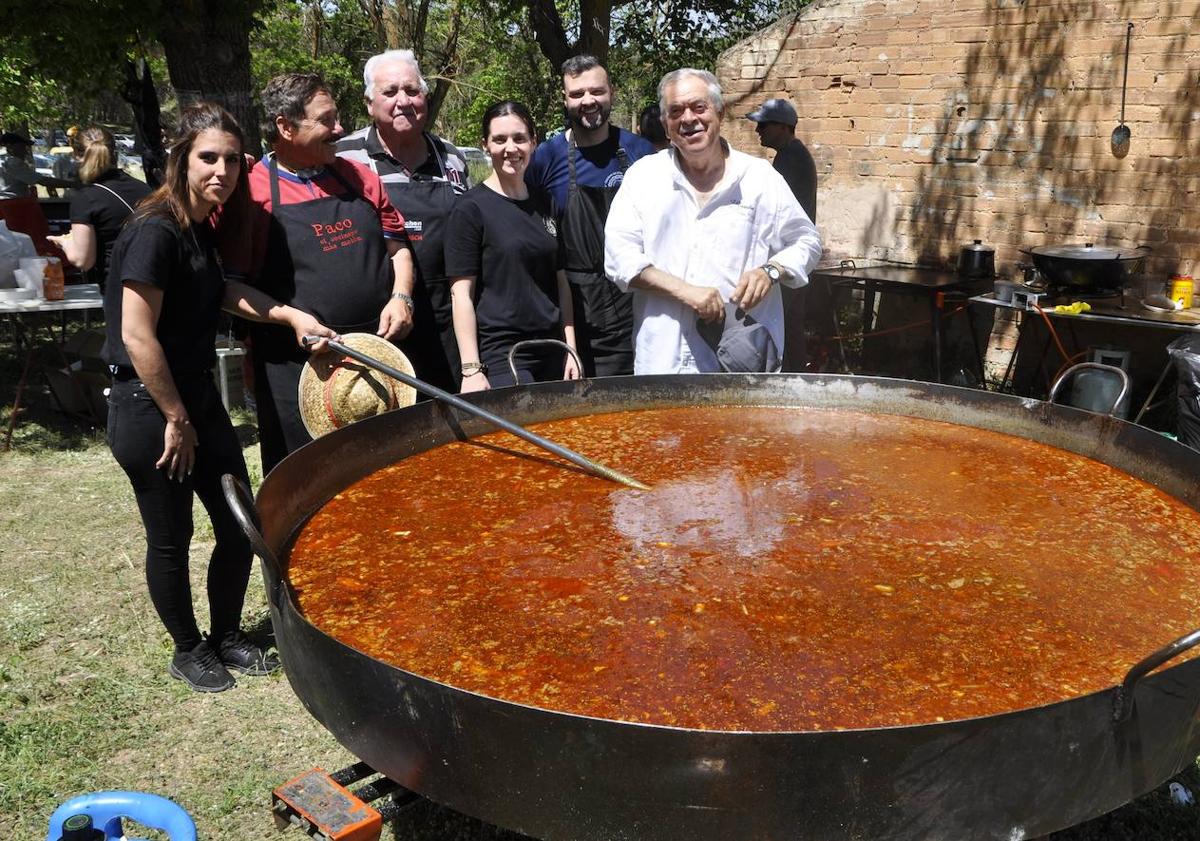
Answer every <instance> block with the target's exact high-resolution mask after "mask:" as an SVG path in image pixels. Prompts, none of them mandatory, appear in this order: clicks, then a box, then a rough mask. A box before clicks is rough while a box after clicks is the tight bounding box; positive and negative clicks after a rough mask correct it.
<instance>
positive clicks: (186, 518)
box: [108, 375, 253, 651]
mask: <svg viewBox="0 0 1200 841" xmlns="http://www.w3.org/2000/svg"><path fill="white" fill-rule="evenodd" d="M176 387H177V388H178V389H179V395H180V397H181V398H182V399H183V403H184V405H185V406H186V407H187V411H188V417H189V418H190V420H191V422H192V426H193V427H194V428H195V430H196V435H197V437H198V439H199V445H198V446H197V447H196V461H195V465H194V467H193V469H192V475H191V476H188V477H185V478H184V480H183V481H182V482H177V481H172V480H171V479H169V478H168V477H167V471H166V469H165V468H163V469H160V468H157V467H155V466H154V463H155V462H156V461H158V459H159V458H160V457H161V456H162V452H163V432H164V431H165V429H166V419H165V418H164V417H163V414H162V412H161V411H159V408H158V406H157V405H156V404H155V403H154V400H153V399H151V397H150V393H149V392H148V391H147V390H146V386H145V384H144V383H142V381H141V380H138V379H132V380H126V381H115V382H113V385H112V390H111V392H110V393H109V396H108V445H109V447H111V448H112V452H113V455H114V456H115V457H116V459H117V463H118V464H120V465H121V468H122V469H123V470H124V471H125V474H126V475H127V476H128V477H129V481H130V483H131V484H132V485H133V493H134V496H135V497H136V498H137V504H138V510H139V511H140V512H141V515H142V524H143V525H144V526H145V528H146V583H147V584H148V585H149V587H150V600H151V601H152V602H153V603H154V609H155V610H156V611H158V616H159V618H160V619H161V620H162V623H163V624H164V625H165V626H166V627H167V632H168V633H170V635H171V639H172V640H174V642H175V648H176V650H177V651H183V650H190V649H192V648H195V647H196V646H197V645H198V644H199V643H200V639H201V637H200V630H199V628H198V627H197V625H196V615H195V613H194V611H193V610H192V587H191V582H190V580H189V579H188V549H189V547H190V544H191V542H192V496H193V494H195V495H196V496H199V497H200V501H201V503H203V504H204V508H205V509H206V510H207V511H208V516H209V518H210V519H211V520H212V525H213V533H214V536H215V539H216V541H215V542H216V545H215V546H214V547H213V551H212V557H211V558H210V559H209V562H208V604H209V611H210V613H211V616H212V628H211V633H212V635H213V637H215V638H218V639H219V638H220V637H221V636H222V635H223V634H225V633H226V632H227V631H233V630H237V628H238V626H239V625H240V623H241V617H242V603H243V601H244V600H245V597H246V585H247V584H248V583H249V581H250V567H251V561H252V559H253V556H252V553H251V550H250V544H249V542H248V541H247V540H246V537H245V535H244V534H243V533H242V530H241V528H240V527H239V526H238V524H237V521H236V520H235V519H234V517H233V513H232V512H231V511H230V510H229V506H228V504H226V502H225V497H224V495H223V493H222V491H221V476H222V474H225V473H232V474H233V475H234V476H237V477H238V478H240V479H241V480H242V481H243V482H245V483H246V484H247V486H248V485H249V483H250V479H249V476H248V475H247V473H246V462H245V460H244V459H243V458H242V448H241V445H240V444H239V443H238V440H237V434H236V433H235V432H234V431H233V424H232V423H230V421H229V415H228V414H227V413H226V412H225V407H224V406H222V405H221V397H220V395H219V394H218V393H217V388H216V385H215V384H214V383H213V381H212V377H211V376H208V375H203V376H198V377H193V378H177V380H176Z"/></svg>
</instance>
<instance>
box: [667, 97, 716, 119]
mask: <svg viewBox="0 0 1200 841" xmlns="http://www.w3.org/2000/svg"><path fill="white" fill-rule="evenodd" d="M711 107H712V106H711V105H710V104H709V102H708V100H707V99H697V100H695V101H693V102H682V103H680V102H674V103H672V104H671V105H669V106H668V107H667V116H668V117H670V118H671V119H673V120H678V119H679V118H680V117H682V116H683V115H684V112H686V111H691V112H692V113H693V114H704V113H706V112H707V111H708V109H709V108H711Z"/></svg>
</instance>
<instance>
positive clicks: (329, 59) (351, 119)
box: [250, 0, 376, 130]
mask: <svg viewBox="0 0 1200 841" xmlns="http://www.w3.org/2000/svg"><path fill="white" fill-rule="evenodd" d="M250 50H251V61H250V70H251V74H252V78H253V83H254V90H255V91H256V92H257V91H260V90H262V89H263V88H264V87H265V86H266V84H267V82H268V81H269V80H270V79H271V78H272V77H273V76H276V75H278V74H280V73H295V72H301V73H319V74H320V75H321V76H322V77H323V78H324V79H325V81H326V82H327V83H328V84H329V86H330V88H331V92H332V93H333V96H334V100H335V101H336V102H337V103H338V107H339V110H340V111H341V115H342V124H343V125H345V126H346V129H347V130H352V127H354V126H359V125H363V124H365V121H366V106H365V105H364V104H363V99H362V63H363V59H364V58H365V56H368V55H371V54H372V53H374V52H375V51H376V50H375V44H374V43H373V41H372V39H371V31H370V25H369V23H368V21H367V19H366V16H365V15H363V13H362V11H361V9H360V8H359V6H358V5H357V3H353V2H343V3H314V4H301V3H297V2H294V0H275V2H274V3H273V4H271V5H270V6H269V7H268V8H267V9H265V10H264V11H263V13H262V16H261V18H260V25H259V26H258V27H257V28H256V29H255V31H254V32H253V33H252V34H251V36H250Z"/></svg>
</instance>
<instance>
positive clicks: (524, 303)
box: [446, 101, 579, 392]
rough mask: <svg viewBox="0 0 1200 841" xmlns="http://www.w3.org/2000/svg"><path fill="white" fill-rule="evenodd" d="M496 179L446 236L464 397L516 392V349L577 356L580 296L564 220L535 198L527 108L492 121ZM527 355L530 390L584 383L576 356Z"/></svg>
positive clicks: (465, 206) (455, 217)
mask: <svg viewBox="0 0 1200 841" xmlns="http://www.w3.org/2000/svg"><path fill="white" fill-rule="evenodd" d="M483 143H484V148H485V149H486V150H487V152H488V154H489V155H491V158H492V174H491V175H490V176H489V177H488V178H487V180H486V181H484V182H483V183H482V184H480V185H478V186H476V187H474V188H472V189H471V190H469V191H468V192H467V193H466V194H465V195H463V197H462V198H461V199H459V201H458V203H457V204H456V205H455V207H454V211H453V213H452V214H451V216H450V223H449V225H448V226H447V231H446V274H447V276H448V277H450V279H451V280H450V298H451V306H452V309H453V316H454V335H455V338H456V339H457V341H458V351H459V358H460V359H462V391H464V392H468V391H481V390H483V389H487V388H492V387H499V386H504V385H513V384H514V380H513V377H512V373H511V371H510V370H509V367H508V351H509V349H510V348H511V347H512V346H513V345H514V344H516V343H517V342H518V341H521V340H522V339H545V338H553V339H563V340H565V341H566V343H567V344H568V345H569V346H570V347H571V348H572V349H574V348H575V319H574V315H573V314H572V311H571V291H570V287H569V286H568V285H567V276H566V274H565V273H564V272H563V270H562V262H561V260H560V255H559V249H558V242H557V239H556V231H555V227H554V221H553V220H554V217H553V215H552V214H551V212H550V205H549V202H548V201H547V200H546V198H545V196H543V195H541V194H540V193H537V194H530V192H529V189H528V187H527V186H526V184H525V169H526V167H528V166H529V161H530V159H531V158H532V156H533V149H534V147H535V146H536V145H537V141H536V140H535V134H534V127H533V118H532V117H530V115H529V110H528V109H527V108H526V107H525V106H524V105H522V104H521V103H519V102H511V101H507V102H500V103H497V104H496V105H493V106H492V107H491V108H489V109H488V110H487V112H486V113H484V115H483ZM545 347H547V348H551V349H549V350H546V349H542V348H540V347H539V348H538V349H536V350H533V349H530V350H528V351H526V349H521V350H522V351H525V352H519V355H518V357H517V360H516V361H517V369H518V377H519V379H520V381H521V382H534V381H536V380H548V379H557V378H559V377H561V378H562V379H564V380H573V379H578V378H579V368H578V366H577V365H576V364H575V360H574V358H573V357H572V356H571V355H569V354H568V355H567V357H566V360H565V362H564V361H563V360H562V354H561V352H560V351H557V350H554V349H553V347H552V346H549V345H548V346H545Z"/></svg>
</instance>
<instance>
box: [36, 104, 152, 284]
mask: <svg viewBox="0 0 1200 841" xmlns="http://www.w3.org/2000/svg"><path fill="white" fill-rule="evenodd" d="M72 144H73V145H74V146H75V151H76V154H78V155H79V157H80V164H79V180H80V181H82V182H83V183H84V184H85V185H87V186H85V187H83V188H81V189H78V190H75V191H74V192H72V193H71V231H70V233H67V234H64V235H62V236H56V237H47V239H49V240H50V241H51V242H55V243H57V244H58V245H59V247H60V248H62V250H63V253H64V254H66V255H67V260H68V261H69V262H70V263H71V265H73V266H75V267H76V268H79V269H82V270H83V271H85V272H91V274H92V277H94V278H95V279H96V281H97V282H98V283H99V284H100V287H101V288H102V289H103V288H104V281H105V278H106V277H107V275H106V274H105V273H106V272H107V271H108V258H109V255H110V254H112V247H113V243H115V242H116V241H117V235H118V234H120V233H121V227H122V226H123V225H124V224H125V220H127V219H128V218H129V216H130V215H131V214H132V213H133V209H134V208H135V207H137V204H138V202H140V201H141V200H142V199H144V198H145V197H146V196H148V195H150V188H149V187H147V186H146V185H145V184H143V183H142V182H141V181H138V180H137V179H136V178H132V177H130V176H129V175H126V174H125V173H124V172H122V171H121V170H120V169H118V168H117V143H116V140H115V139H114V138H113V136H112V132H110V131H109V130H108V129H106V128H104V127H103V126H90V127H88V128H85V129H84V130H83V131H81V132H79V133H78V134H76V135H75V137H74V138H73V140H72Z"/></svg>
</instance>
